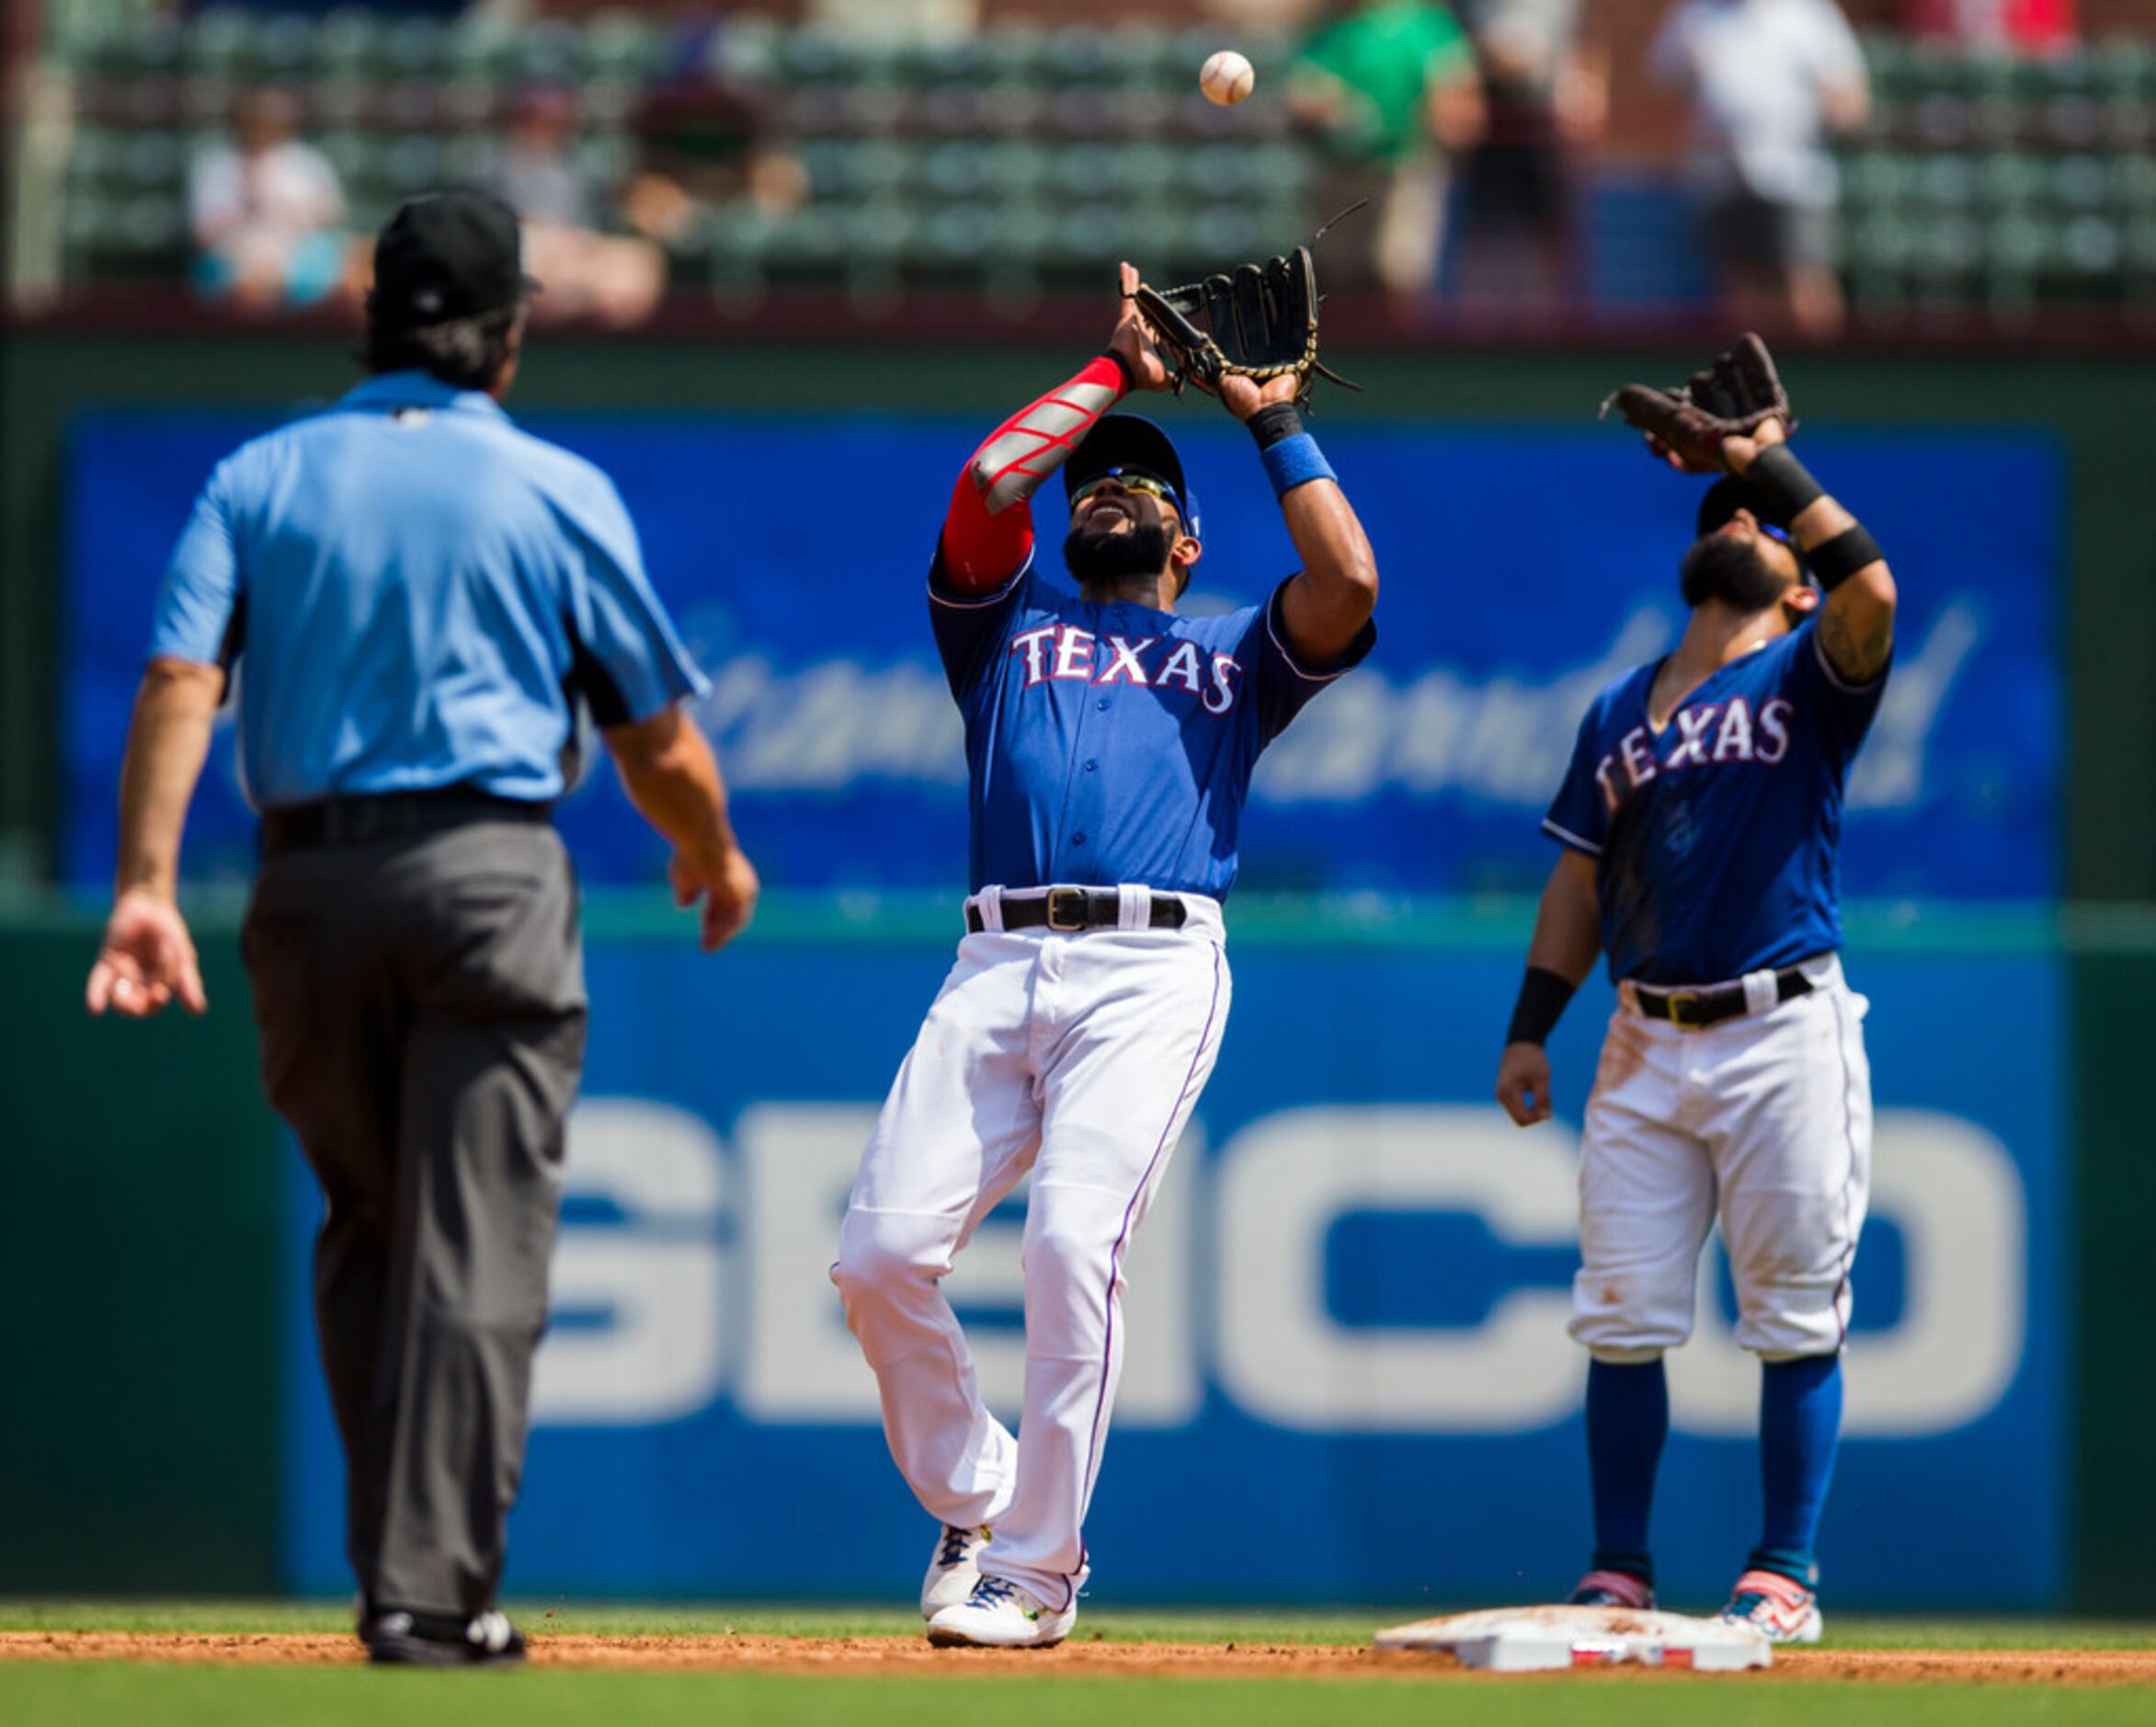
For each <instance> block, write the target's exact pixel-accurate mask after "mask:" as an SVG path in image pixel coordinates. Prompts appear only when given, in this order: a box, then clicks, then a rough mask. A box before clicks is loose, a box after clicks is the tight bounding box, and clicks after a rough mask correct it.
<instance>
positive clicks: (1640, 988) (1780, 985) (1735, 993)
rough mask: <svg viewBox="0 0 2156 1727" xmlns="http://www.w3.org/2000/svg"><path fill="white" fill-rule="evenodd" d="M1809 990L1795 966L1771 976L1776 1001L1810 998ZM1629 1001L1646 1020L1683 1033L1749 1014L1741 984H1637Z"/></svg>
mask: <svg viewBox="0 0 2156 1727" xmlns="http://www.w3.org/2000/svg"><path fill="white" fill-rule="evenodd" d="M1811 990H1812V983H1811V979H1810V978H1808V977H1806V976H1805V975H1804V973H1803V971H1802V970H1801V969H1800V968H1799V967H1797V966H1783V967H1782V969H1781V970H1779V971H1777V972H1776V973H1775V974H1774V1000H1775V1001H1795V1000H1796V999H1797V997H1798V996H1800V995H1809V994H1810V993H1811ZM1632 998H1633V1000H1634V1001H1637V1002H1638V1003H1639V1011H1640V1012H1642V1013H1644V1014H1646V1015H1647V1017H1648V1019H1650V1020H1668V1021H1669V1022H1670V1024H1672V1025H1675V1026H1678V1027H1681V1028H1682V1029H1683V1030H1685V1031H1697V1030H1698V1029H1699V1028H1700V1027H1701V1026H1703V1025H1718V1024H1721V1022H1722V1021H1724V1020H1733V1019H1735V1018H1736V1017H1737V1016H1738V1015H1739V1014H1740V1013H1743V1012H1749V1011H1750V1010H1749V1009H1748V1008H1747V1007H1746V1005H1745V1001H1744V986H1743V985H1742V984H1740V983H1717V984H1714V985H1712V986H1710V987H1709V988H1707V989H1658V988H1657V987H1656V986H1654V985H1653V984H1646V983H1636V984H1634V985H1633V986H1632Z"/></svg>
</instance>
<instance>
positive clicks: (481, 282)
mask: <svg viewBox="0 0 2156 1727" xmlns="http://www.w3.org/2000/svg"><path fill="white" fill-rule="evenodd" d="M374 270H375V277H374V292H373V293H372V294H371V296H370V298H369V301H368V308H367V311H368V331H367V345H366V354H365V360H366V365H367V368H368V371H369V372H371V376H370V377H369V378H368V379H367V380H366V381H365V382H364V383H361V384H359V387H358V388H356V389H354V390H353V391H351V392H350V393H349V394H348V395H346V396H344V397H343V398H342V399H341V400H340V401H338V402H337V403H336V404H335V405H334V406H331V407H329V408H328V409H326V410H325V411H324V412H322V413H319V414H316V415H314V416H312V417H309V418H306V419H302V420H300V421H298V422H296V423H294V424H292V425H290V426H287V427H284V428H283V429H279V430H278V431H274V432H271V433H270V434H268V436H267V437H263V438H259V439H257V440H255V441H254V442H252V443H249V444H246V445H245V446H243V447H242V448H241V449H240V450H238V451H237V452H234V454H233V455H231V456H229V457H227V458H226V459H225V460H224V461H223V462H222V463H220V464H219V465H218V467H217V469H216V471H215V472H214V473H213V474H211V476H210V481H209V484H208V485H207V486H205V487H204V488H203V490H202V494H201V496H200V498H199V499H198V500H197V501H196V504H195V508H194V513H193V515H192V517H191V518H190V519H189V520H188V525H187V528H186V530H185V532H183V533H182V534H181V536H180V541H179V544H178V547H177V550H176V551H175V552H174V554H173V557H172V563H171V566H170V567H169V569H168V570H167V571H166V573H165V580H164V585H163V588H162V589H161V591H160V594H159V597H158V602H157V616H156V623H155V628H154V634H153V636H152V640H151V646H150V660H149V665H148V668H147V669H146V670H145V672H144V674H143V684H142V689H141V692H140V693H139V694H138V696H137V698H136V703H135V710H134V718H133V724H132V728H131V732H130V735H129V739H128V751H127V761H126V765H125V767H124V768H123V770H122V772H121V780H120V867H119V874H118V878H117V882H116V885H115V901H114V905H113V909H112V917H111V921H110V923H109V924H108V928H107V930H106V934H105V944H104V949H103V951H102V952H101V953H100V954H99V955H98V957H97V964H96V966H95V967H94V968H93V969H92V971H91V973H90V979H89V987H88V1003H89V1008H90V1011H91V1012H93V1013H102V1012H105V1011H106V1010H107V1008H108V1007H109V1008H111V1009H113V1010H114V1011H116V1012H120V1013H124V1014H130V1015H135V1016H141V1015H145V1014H149V1013H154V1012H156V1011H157V1010H158V1009H160V1008H162V1007H163V1006H165V1004H166V1003H167V1002H168V1001H171V1000H173V999H174V998H175V997H177V999H178V1000H179V1001H181V1002H182V1003H183V1004H184V1005H185V1006H187V1007H188V1008H189V1009H191V1010H193V1011H194V1012H198V1013H200V1012H203V1011H204V1009H205V1008H206V1006H207V1002H206V1001H204V998H203V993H202V982H201V976H200V970H199V968H198V966H197V965H196V960H195V953H194V948H193V944H192V943H191V941H190V939H189V937H188V929H187V925H186V923H185V922H184V921H183V920H182V919H181V917H180V914H179V911H178V909H177V906H176V905H175V903H174V888H175V882H176V879H177V863H178V854H179V842H180V830H181V828H182V825H183V823H184V821H185V819H186V815H187V808H188V802H189V800H190V798H191V797H192V796H193V794H194V789H195V783H196V781H197V779H198V778H199V777H200V772H201V768H202V762H203V759H204V755H205V753H206V751H207V749H208V746H209V741H210V731H211V720H212V718H213V715H214V714H215V711H216V709H217V707H218V705H219V703H221V702H222V699H223V696H224V692H225V691H226V688H227V684H228V679H229V678H230V676H231V674H232V672H233V670H234V668H235V667H244V669H245V681H244V687H243V688H242V689H241V690H240V693H239V696H238V701H237V708H238V726H239V735H240V755H241V761H242V764H243V766H244V769H245V781H246V785H247V787H248V791H249V795H250V797H251V798H252V799H253V801H254V803H255V805H256V806H257V808H258V809H259V811H260V812H261V817H262V829H261V841H262V848H261V849H262V863H261V870H260V874H259V876H258V879H257V882H256V886H255V892H254V898H253V900H252V903H251V904H250V906H249V908H248V912H247V920H246V926H245V938H244V939H245V956H246V964H247V971H248V976H249V977H250V978H251V979H252V980H253V984H254V990H255V1012H256V1018H257V1024H258V1025H259V1028H260V1032H261V1054H262V1077H263V1083H264V1086H265V1088H266V1090H267V1091H268V1094H269V1098H270V1101H271V1103H273V1104H275V1105H276V1107H277V1109H278V1111H279V1114H280V1115H283V1116H284V1117H285V1119H286V1120H287V1121H289V1122H290V1123H291V1126H292V1128H293V1130H294V1131H295V1132H296V1134H297V1135H298V1137H299V1140H300V1143H301V1145H302V1147H303V1148H304V1149H305V1151H306V1155H307V1161H309V1163H311V1164H312V1165H313V1166H314V1172H315V1174H316V1176H317V1177H318V1178H319V1179H320V1181H321V1184H322V1189H323V1194H324V1197H325V1201H326V1215H325V1218H324V1221H323V1224H322V1229H321V1233H320V1236H319V1237H318V1239H317V1241H316V1242H315V1253H314V1307H315V1320H316V1323H317V1325H318V1327H319V1330H320V1334H321V1345H322V1361H323V1367H324V1370H325V1374H326V1375H327V1378H328V1380H329V1390H330V1397H331V1401H333V1402H334V1404H335V1406H336V1411H337V1427H338V1430H339V1432H340V1434H341V1435H342V1436H343V1441H344V1448H345V1458H346V1463H347V1466H348V1481H349V1486H348V1497H349V1503H348V1545H349V1551H350V1556H351V1561H352V1566H353V1569H354V1571H355V1572H357V1573H358V1575H359V1590H360V1602H359V1636H360V1640H361V1641H363V1642H364V1643H365V1644H366V1645H367V1648H368V1650H369V1652H370V1653H371V1656H372V1658H373V1659H374V1660H376V1661H381V1662H403V1663H419V1664H428V1665H462V1664H473V1663H493V1662H504V1661H515V1660H518V1659H520V1658H521V1656H522V1655H523V1653H524V1642H523V1639H522V1638H521V1637H520V1636H519V1634H518V1633H517V1632H516V1630H514V1629H513V1628H512V1627H511V1626H510V1624H509V1622H508V1619H506V1618H504V1617H503V1616H502V1615H501V1614H500V1613H499V1612H498V1611H497V1610H496V1608H495V1606H494V1601H495V1590H496V1584H497V1582H498V1580H499V1578H500V1575H501V1569H502V1556H503V1539H504V1537H503V1525H504V1520H505V1519H506V1517H507V1515H508V1509H509V1506H510V1504H511V1503H512V1502H513V1501H514V1500H515V1498H516V1493H517V1484H518V1479H519V1475H520V1474H521V1472H522V1469H523V1460H524V1441H525V1431H526V1420H527V1412H528V1408H529V1403H530V1380H531V1357H532V1352H533V1350H534V1348H535V1347H536V1346H537V1344H538V1342H539V1336H540V1332H541V1330H542V1326H543V1324H544V1322H545V1318H546V1293H547V1262H548V1257H549V1253H550V1252H551V1249H552V1246H553V1236H554V1227H555V1222H556V1218H557V1216H558V1214H559V1210H560V1196H561V1183H562V1161H563V1138H564V1135H563V1125H564V1120H565V1116H566V1114H567V1112H568V1108H569V1104H570V1100H571V1099H572V1097H573V1096H574V1095H575V1093H576V1083H577V1079H578V1075H579V1073H580V1072H581V1070H582V1067H583V1060H584V1035H585V995H584V973H583V960H582V955H581V951H580V948H579V940H578V932H577V906H576V878H575V876H574V875H573V873H572V872H571V869H570V865H569V860H568V856H567V853H566V852H565V851H564V849H563V847H562V843H561V841H560V840H559V838H558V837H557V836H556V835H555V833H554V830H553V827H552V825H551V824H550V820H549V809H550V806H551V805H552V803H553V799H554V798H556V797H557V796H559V795H561V794H562V792H563V791H564V790H565V789H566V786H567V785H568V784H570V783H574V780H575V777H576V762H575V756H576V738H577V735H578V729H579V728H578V725H577V719H578V715H577V713H576V709H577V707H578V706H579V704H582V705H585V706H587V707H588V708H589V710H590V713H591V715H592V716H593V718H594V719H596V721H597V722H598V724H599V726H600V728H601V733H602V736H603V737H604V738H605V740H606V744H607V747H608V749H609V750H610V753H611V754H612V756H613V758H614V761H615V762H616V764H617V765H618V767H619V769H620V771H621V774H622V782H623V784H624V785H625V786H626V787H627V789H628V793H629V795H630V798H631V800H632V801H633V803H634V804H635V806H636V807H637V808H638V809H639V810H640V811H641V812H642V813H643V815H644V816H645V818H646V819H647V820H648V821H650V823H651V824H652V826H653V827H654V828H656V829H658V831H659V832H660V833H661V834H662V835H663V836H664V837H665V838H666V839H667V840H668V841H671V842H672V843H673V846H674V857H673V863H672V865H671V870H670V875H671V878H672V882H673V886H674V889H675V896H676V898H677V899H678V900H679V903H681V904H682V905H684V906H686V905H690V904H691V903H693V902H694V901H696V900H697V899H698V898H702V900H703V913H702V941H703V945H704V947H705V948H706V949H707V950H709V949H713V948H715V947H717V946H719V945H720V944H722V943H724V941H726V940H727V939H728V938H729V937H730V936H732V935H733V934H734V933H735V932H737V931H738V930H739V929H740V928H741V927H742V926H743V925H744V924H745V923H746V922H747V920H748V916H749V913H750V911H751V909H752V908H753V906H754V902H755V898H756V893H757V878H756V873H755V871H754V870H753V869H752V868H751V867H750V865H749V864H748V862H747V859H746V858H745V857H744V856H743V855H742V853H741V852H740V850H739V849H738V847H736V844H735V842H734V837H733V833H732V831H731V829H730V828H729V826H728V823H727V819H726V802H725V792H724V785H723V783H722V782H721V779H720V776H719V771H718V764H717V762H716V761H714V760H713V755H712V752H711V749H710V746H709V745H708V744H707V743H706V742H705V741H704V739H703V737H702V733H700V732H699V731H698V730H697V728H696V726H694V724H693V723H692V722H691V721H690V720H689V719H688V718H687V717H686V716H685V715H683V713H682V711H681V705H680V704H681V703H682V701H683V700H684V698H687V697H690V696H692V695H695V694H697V693H699V692H701V691H702V688H703V682H702V678H701V677H700V676H699V674H698V672H697V670H696V669H695V668H694V666H693V665H691V664H690V660H689V658H688V656H687V655H686V654H685V653H684V652H683V650H682V647H681V645H680V643H679V640H678V639H677V638H676V635H675V633H674V629H673V627H672V624H671V623H669V621H668V619H667V614H666V612H665V611H664V610H663V609H662V608H661V606H660V604H659V601H658V600H657V598H656V596H655V595H654V593H653V592H652V590H651V587H650V585H649V583H648V582H647V580H646V579H645V573H644V567H643V562H642V558H641V555H640V554H639V551H638V548H637V541H636V534H635V531H634V529H633V527H632V526H631V524H630V521H629V518H628V514H627V512H626V511H625V509H623V507H622V499H621V498H620V495H619V494H618V493H617V492H616V491H615V489H614V487H613V486H612V484H611V482H610V481H609V480H608V479H607V477H606V476H605V475H603V474H601V473H599V471H598V470H597V469H596V468H593V467H592V466H590V465H589V464H588V463H585V462H583V461H581V460H579V459H578V458H577V457H576V456H573V455H570V454H569V453H568V452H565V451H563V450H560V449H557V448H555V447H554V446H553V445H552V444H547V443H543V442H542V441H540V440H538V439H536V438H533V437H530V436H529V435H528V434H526V433H524V432H521V431H519V430H518V429H516V427H515V426H514V425H512V424H511V422H510V421H509V419H508V416H507V415H505V414H504V413H503V411H502V409H501V407H500V406H499V404H500V400H501V398H502V397H503V396H504V395H507V394H508V388H509V385H510V383H511V381H512V380H513V379H514V377H515V376H516V372H517V362H518V359H519V353H520V351H521V349H522V344H523V334H524V312H525V302H526V298H527V296H528V294H529V293H530V291H531V289H532V288H533V287H534V286H535V284H533V283H531V282H530V281H529V280H527V279H526V278H525V276H524V274H523V271H522V267H521V254H520V248H519V233H518V225H517V218H516V216H515V214H514V212H511V211H510V209H509V208H508V206H507V205H506V204H503V203H500V202H498V201H497V200H494V199H492V198H487V197H485V196H483V195H480V194H477V193H473V192H464V191H448V192H442V193H439V194H437V195H435V196H432V197H428V198H421V199H416V200H413V201H411V202H409V203H407V204H405V206H404V207H403V208H402V209H401V210H399V211H398V212H397V213H396V214H395V215H394V217H393V218H392V219H391V220H390V222H389V224H388V225H387V226H386V227H385V228H384V229H383V230H382V234H381V236H380V238H379V240H378V241H377V243H376V247H375V255H374Z"/></svg>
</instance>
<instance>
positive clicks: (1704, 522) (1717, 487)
mask: <svg viewBox="0 0 2156 1727" xmlns="http://www.w3.org/2000/svg"><path fill="white" fill-rule="evenodd" d="M1740 509H1749V510H1750V511H1751V513H1752V517H1753V519H1754V520H1757V521H1758V523H1759V525H1760V529H1761V531H1762V532H1765V533H1771V534H1772V535H1774V538H1775V539H1777V540H1779V541H1781V543H1783V544H1784V545H1785V546H1787V547H1788V548H1789V549H1790V551H1792V552H1793V553H1795V554H1796V555H1797V568H1798V569H1800V570H1802V571H1804V572H1805V574H1806V575H1807V576H1809V575H1810V573H1811V566H1809V565H1808V564H1807V563H1806V562H1805V560H1804V552H1803V550H1802V548H1800V547H1799V546H1798V545H1797V542H1796V541H1794V540H1792V539H1791V538H1790V537H1789V530H1788V528H1787V527H1786V526H1785V524H1783V523H1781V522H1778V521H1774V520H1770V519H1769V518H1768V515H1767V513H1766V509H1765V508H1764V506H1762V504H1761V503H1760V501H1759V499H1758V498H1755V497H1753V496H1752V491H1751V486H1747V485H1746V484H1745V483H1744V482H1743V481H1742V480H1740V479H1739V478H1738V477H1737V476H1736V475H1734V474H1727V475H1723V476H1722V477H1721V478H1720V479H1718V480H1717V481H1716V482H1715V483H1714V484H1713V485H1712V486H1708V487H1707V488H1706V491H1705V493H1704V494H1703V495H1702V496H1701V498H1700V500H1699V520H1698V528H1697V532H1698V536H1699V538H1701V539H1702V540H1704V539H1705V538H1706V537H1707V535H1708V534H1710V533H1716V532H1720V531H1721V530H1722V529H1723V528H1725V527H1727V526H1728V524H1729V522H1730V520H1732V519H1733V518H1734V517H1735V516H1736V514H1737V512H1738V511H1739V510H1740Z"/></svg>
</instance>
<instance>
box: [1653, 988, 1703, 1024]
mask: <svg viewBox="0 0 2156 1727" xmlns="http://www.w3.org/2000/svg"><path fill="white" fill-rule="evenodd" d="M1703 994H1705V991H1704V990H1700V989H1671V991H1670V992H1669V993H1668V994H1667V995H1665V996H1663V997H1662V1004H1663V1005H1664V1006H1665V1007H1667V1008H1668V1009H1669V1010H1670V1024H1672V1025H1674V1026H1675V1027H1676V1028H1677V1029H1678V1030H1679V1031H1697V1030H1698V1029H1699V1027H1698V1025H1697V1024H1693V1023H1691V1022H1688V1021H1687V1020H1686V1019H1685V1017H1684V1004H1685V1003H1686V1002H1688V1001H1698V1000H1699V998H1700V997H1701V996H1702V995H1703Z"/></svg>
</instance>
